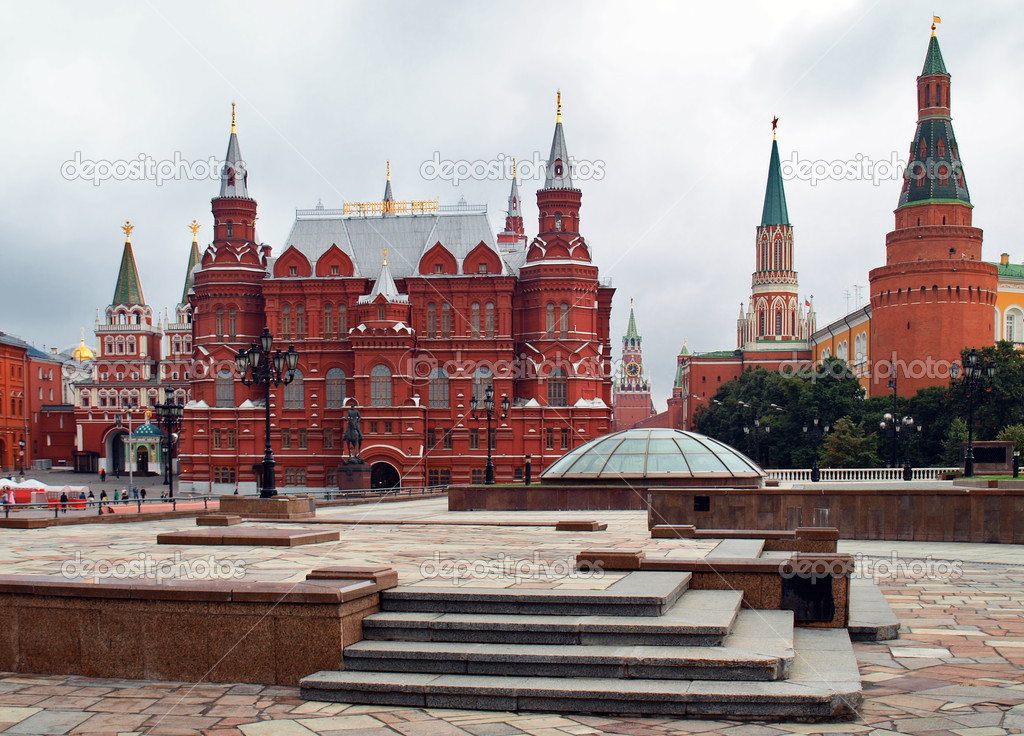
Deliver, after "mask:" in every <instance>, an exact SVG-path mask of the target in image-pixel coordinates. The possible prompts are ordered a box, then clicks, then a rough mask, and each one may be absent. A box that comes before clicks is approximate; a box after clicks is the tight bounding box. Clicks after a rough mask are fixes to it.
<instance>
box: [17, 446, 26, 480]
mask: <svg viewBox="0 0 1024 736" xmlns="http://www.w3.org/2000/svg"><path fill="white" fill-rule="evenodd" d="M18 475H25V440H24V439H20V440H18Z"/></svg>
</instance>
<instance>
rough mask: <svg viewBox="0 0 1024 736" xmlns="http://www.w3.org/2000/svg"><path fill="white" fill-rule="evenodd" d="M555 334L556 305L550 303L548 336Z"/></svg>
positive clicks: (551, 336)
mask: <svg viewBox="0 0 1024 736" xmlns="http://www.w3.org/2000/svg"><path fill="white" fill-rule="evenodd" d="M554 336H555V305H554V304H548V337H549V338H553V337H554Z"/></svg>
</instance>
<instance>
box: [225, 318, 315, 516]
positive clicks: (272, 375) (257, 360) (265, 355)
mask: <svg viewBox="0 0 1024 736" xmlns="http://www.w3.org/2000/svg"><path fill="white" fill-rule="evenodd" d="M273 346H274V336H273V335H271V334H270V329H269V328H267V327H264V328H263V334H261V335H260V336H259V339H257V340H255V341H254V342H253V344H252V345H251V346H250V347H249V348H248V349H246V348H242V349H241V350H239V351H238V354H237V355H236V356H235V363H236V365H237V366H238V372H239V374H240V375H241V379H242V383H243V384H245V385H246V386H252V385H253V384H256V383H262V384H263V388H264V392H265V396H266V405H265V407H264V408H265V410H266V411H265V420H266V422H265V424H266V426H265V438H266V442H265V444H264V448H263V483H262V484H261V485H260V498H273V497H274V496H276V495H277V483H276V481H275V480H274V465H275V464H276V463H275V461H274V451H273V448H272V447H271V446H270V387H271V385H273V386H280V385H282V384H284V385H288V384H289V383H291V382H292V381H293V380H295V369H296V367H298V365H299V354H298V352H296V350H295V346H294V345H289V346H288V352H287V353H282V352H281V348H278V349H277V351H276V352H274V353H271V352H270V351H271V349H272V348H273Z"/></svg>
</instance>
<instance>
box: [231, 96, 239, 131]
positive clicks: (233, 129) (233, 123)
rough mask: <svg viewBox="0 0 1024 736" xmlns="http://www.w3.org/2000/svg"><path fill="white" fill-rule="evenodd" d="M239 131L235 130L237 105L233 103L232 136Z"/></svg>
mask: <svg viewBox="0 0 1024 736" xmlns="http://www.w3.org/2000/svg"><path fill="white" fill-rule="evenodd" d="M237 132H238V131H237V130H236V129H235V103H234V102H232V103H231V135H234V134H235V133H237Z"/></svg>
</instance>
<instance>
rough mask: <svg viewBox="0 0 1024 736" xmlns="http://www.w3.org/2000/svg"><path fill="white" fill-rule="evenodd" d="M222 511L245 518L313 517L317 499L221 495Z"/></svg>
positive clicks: (310, 497) (309, 497)
mask: <svg viewBox="0 0 1024 736" xmlns="http://www.w3.org/2000/svg"><path fill="white" fill-rule="evenodd" d="M220 513H222V514H234V515H236V516H241V517H242V518H243V519H246V518H248V519H312V518H313V517H314V516H316V501H315V500H314V499H313V497H312V496H300V495H294V496H274V497H273V498H260V497H259V496H256V497H253V496H221V497H220Z"/></svg>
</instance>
